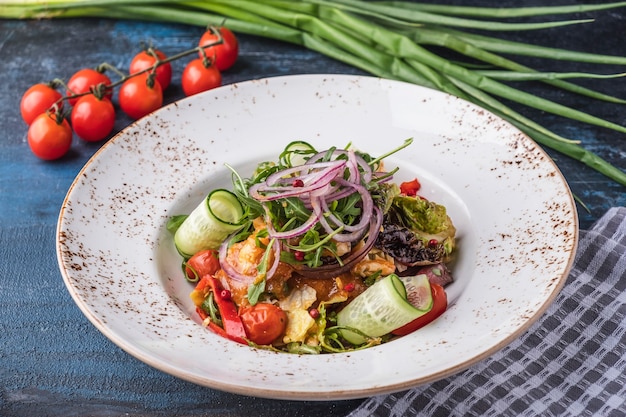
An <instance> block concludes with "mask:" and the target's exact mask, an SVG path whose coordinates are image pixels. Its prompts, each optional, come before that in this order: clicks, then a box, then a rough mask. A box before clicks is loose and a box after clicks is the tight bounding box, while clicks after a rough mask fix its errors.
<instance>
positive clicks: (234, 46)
mask: <svg viewBox="0 0 626 417" xmlns="http://www.w3.org/2000/svg"><path fill="white" fill-rule="evenodd" d="M217 30H219V32H220V34H221V35H222V40H223V43H221V44H219V45H215V46H209V47H207V48H204V52H205V54H206V57H207V58H209V59H214V58H215V65H217V69H219V70H220V71H226V70H227V69H229V68H230V67H232V66H233V65H234V64H235V61H237V57H238V56H239V42H238V41H237V37H236V36H235V34H234V33H233V32H232V31H231V30H230V29H228V28H226V27H224V26H221V27H219V28H217ZM218 40H219V39H218V36H217V34H215V33H213V32H212V31H211V30H207V31H206V32H204V34H203V35H202V37H201V38H200V41H199V42H198V46H199V47H202V46H203V45H207V44H210V43H213V42H217V41H218ZM200 58H203V56H202V53H200Z"/></svg>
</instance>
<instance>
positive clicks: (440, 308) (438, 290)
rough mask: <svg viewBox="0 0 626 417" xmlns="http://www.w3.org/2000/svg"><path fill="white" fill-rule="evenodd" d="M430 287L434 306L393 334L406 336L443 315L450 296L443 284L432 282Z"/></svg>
mask: <svg viewBox="0 0 626 417" xmlns="http://www.w3.org/2000/svg"><path fill="white" fill-rule="evenodd" d="M430 288H431V291H432V293H433V308H432V309H431V310H430V311H429V312H428V313H426V314H424V315H423V316H421V317H418V318H416V319H415V320H413V321H412V322H410V323H408V324H405V325H404V326H402V327H400V328H398V329H396V330H394V331H392V332H391V333H392V334H394V335H396V336H405V335H407V334H409V333H413V332H414V331H416V330H417V329H420V328H422V327H424V326H426V325H427V324H428V323H431V322H433V321H434V320H435V319H436V318H438V317H439V316H441V315H442V314H443V313H444V311H446V309H447V308H448V296H447V295H446V291H445V290H444V288H443V287H442V286H441V285H438V284H432V283H431V284H430Z"/></svg>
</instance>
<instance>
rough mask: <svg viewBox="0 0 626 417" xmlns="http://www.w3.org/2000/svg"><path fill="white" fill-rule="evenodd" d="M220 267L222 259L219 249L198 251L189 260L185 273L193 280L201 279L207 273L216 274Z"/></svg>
mask: <svg viewBox="0 0 626 417" xmlns="http://www.w3.org/2000/svg"><path fill="white" fill-rule="evenodd" d="M219 269H220V260H219V258H218V254H217V251H216V250H213V249H206V250H202V251H200V252H198V253H196V254H195V255H193V256H192V257H191V258H189V259H188V260H187V262H186V265H185V273H186V274H187V278H189V279H191V280H194V279H200V278H202V277H203V276H205V275H215V273H216V272H217V271H218V270H219Z"/></svg>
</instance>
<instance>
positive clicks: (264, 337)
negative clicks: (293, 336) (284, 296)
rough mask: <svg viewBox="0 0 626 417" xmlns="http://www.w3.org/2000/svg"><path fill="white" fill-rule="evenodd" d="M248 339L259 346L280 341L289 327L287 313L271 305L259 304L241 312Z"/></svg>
mask: <svg viewBox="0 0 626 417" xmlns="http://www.w3.org/2000/svg"><path fill="white" fill-rule="evenodd" d="M239 315H240V317H241V321H242V322H243V327H244V328H245V329H246V335H247V336H248V339H250V340H251V341H252V342H254V343H256V344H257V345H269V344H270V343H272V342H273V341H274V340H276V339H278V338H279V337H280V336H281V335H282V334H283V333H284V332H285V328H286V327H287V313H285V312H284V311H283V310H282V309H281V308H280V307H278V306H277V305H274V304H269V303H257V304H255V305H253V306H249V307H246V308H244V309H243V310H242V311H241V312H240V314H239Z"/></svg>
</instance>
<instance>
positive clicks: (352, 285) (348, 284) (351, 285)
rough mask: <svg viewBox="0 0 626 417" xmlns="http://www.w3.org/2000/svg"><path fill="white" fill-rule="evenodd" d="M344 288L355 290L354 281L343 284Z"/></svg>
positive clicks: (348, 290) (350, 290)
mask: <svg viewBox="0 0 626 417" xmlns="http://www.w3.org/2000/svg"><path fill="white" fill-rule="evenodd" d="M343 289H344V291H347V292H352V291H354V282H348V283H347V284H346V285H344V286H343Z"/></svg>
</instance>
